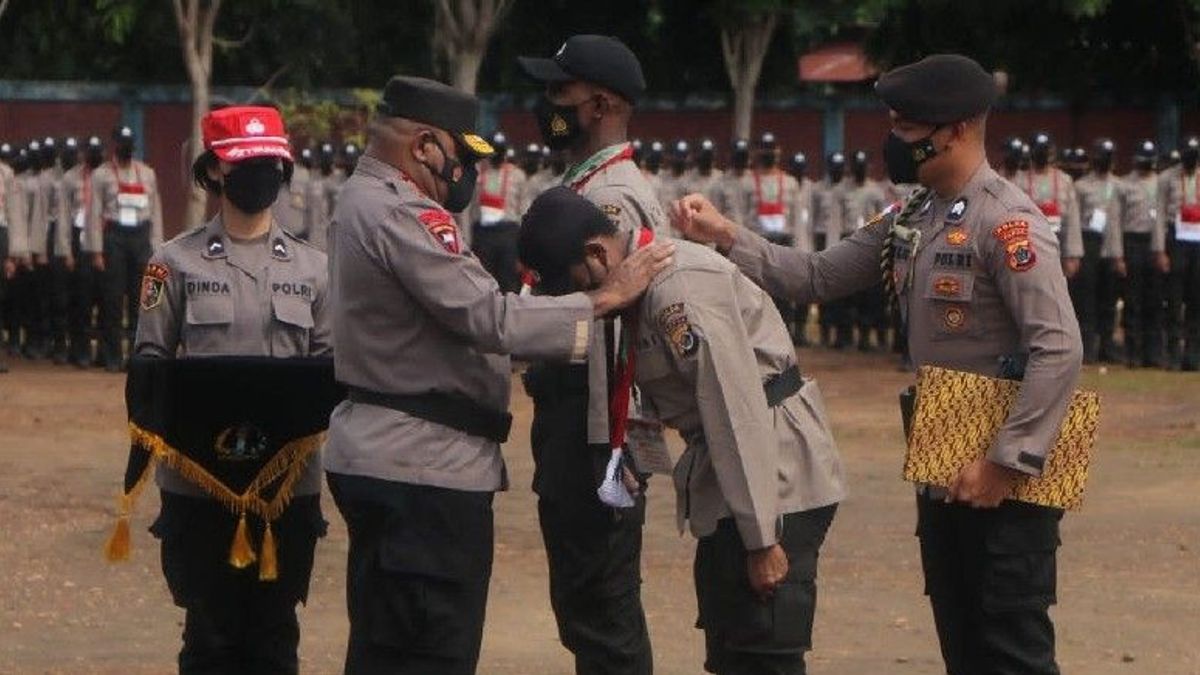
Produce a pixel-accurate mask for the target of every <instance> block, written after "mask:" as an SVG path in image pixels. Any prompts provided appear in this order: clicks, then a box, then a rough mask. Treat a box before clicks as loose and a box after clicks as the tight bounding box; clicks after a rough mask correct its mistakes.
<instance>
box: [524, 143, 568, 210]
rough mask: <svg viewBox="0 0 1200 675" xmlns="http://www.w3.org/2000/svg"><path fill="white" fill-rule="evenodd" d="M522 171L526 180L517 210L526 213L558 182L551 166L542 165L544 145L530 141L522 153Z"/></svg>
mask: <svg viewBox="0 0 1200 675" xmlns="http://www.w3.org/2000/svg"><path fill="white" fill-rule="evenodd" d="M519 161H520V167H521V172H522V173H524V174H525V181H524V182H523V183H522V184H521V192H520V194H519V199H518V203H517V212H518V213H520V214H522V215H524V213H525V212H526V211H528V210H529V205H530V204H532V203H533V200H535V199H537V198H538V195H540V194H542V193H543V192H545V191H546V190H549V189H550V188H551V187H554V186H555V185H557V184H558V181H556V180H554V179H553V178H552V177H551V175H550V169H549V167H544V166H542V146H540V145H538V144H537V143H529V144H528V145H526V146H525V148H524V149H523V150H522V151H521V154H520V159H519Z"/></svg>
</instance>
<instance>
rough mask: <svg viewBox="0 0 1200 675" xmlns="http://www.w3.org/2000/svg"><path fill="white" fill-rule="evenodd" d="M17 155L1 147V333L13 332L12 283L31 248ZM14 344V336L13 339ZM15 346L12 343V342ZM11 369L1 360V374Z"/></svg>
mask: <svg viewBox="0 0 1200 675" xmlns="http://www.w3.org/2000/svg"><path fill="white" fill-rule="evenodd" d="M15 156H16V153H15V152H14V151H13V147H12V145H10V144H8V143H3V144H0V330H3V329H8V330H9V331H11V330H12V326H13V324H12V323H10V322H11V320H12V318H13V317H12V315H11V314H10V312H11V304H12V303H11V298H10V297H9V294H8V293H9V283H10V282H11V281H12V279H13V278H14V277H15V276H16V274H17V271H18V269H20V268H22V267H24V266H25V264H26V258H27V256H28V250H29V244H28V234H27V232H26V226H25V197H24V194H23V193H22V190H21V188H20V184H19V183H18V182H17V175H16V173H15V172H14V171H13V169H12V166H10V164H9V163H10V162H12V161H13V159H14V158H15ZM9 340H10V341H11V340H12V335H11V334H10V335H9ZM10 344H11V342H10ZM5 372H8V366H7V365H6V364H5V362H4V359H3V358H2V357H0V373H5Z"/></svg>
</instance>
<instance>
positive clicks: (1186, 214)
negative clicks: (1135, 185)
mask: <svg viewBox="0 0 1200 675" xmlns="http://www.w3.org/2000/svg"><path fill="white" fill-rule="evenodd" d="M1159 202H1160V203H1159V207H1158V216H1159V218H1162V219H1163V221H1164V223H1165V224H1166V231H1167V251H1168V254H1169V255H1170V258H1171V260H1170V262H1171V273H1170V275H1169V276H1168V278H1167V319H1166V321H1167V327H1166V333H1167V356H1168V359H1170V365H1171V366H1172V368H1176V369H1182V370H1185V371H1193V372H1194V371H1196V370H1200V137H1196V136H1189V137H1188V138H1187V140H1186V141H1184V143H1183V149H1182V151H1181V152H1180V163H1179V166H1176V167H1172V168H1171V169H1168V170H1167V171H1166V172H1164V173H1163V175H1162V189H1161V190H1160V192H1159Z"/></svg>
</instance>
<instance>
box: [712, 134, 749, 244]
mask: <svg viewBox="0 0 1200 675" xmlns="http://www.w3.org/2000/svg"><path fill="white" fill-rule="evenodd" d="M752 180H753V178H751V172H750V141H747V140H746V139H744V138H738V139H736V140H734V141H733V145H732V146H731V147H730V152H729V170H728V171H726V172H725V175H724V176H723V177H722V180H721V189H720V193H719V195H718V198H717V199H714V200H713V203H714V204H716V205H717V208H718V209H720V210H721V213H724V214H726V215H727V216H729V217H730V218H731V219H734V220H735V222H738V223H744V222H746V218H747V216H748V214H749V211H748V209H749V208H750V205H749V204H748V203H747V202H746V195H748V194H749V186H750V183H751V181H752Z"/></svg>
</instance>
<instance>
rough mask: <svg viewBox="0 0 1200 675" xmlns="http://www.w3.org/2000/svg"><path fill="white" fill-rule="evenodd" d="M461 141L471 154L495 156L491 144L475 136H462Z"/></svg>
mask: <svg viewBox="0 0 1200 675" xmlns="http://www.w3.org/2000/svg"><path fill="white" fill-rule="evenodd" d="M462 140H463V143H466V144H467V147H468V148H470V149H471V152H473V153H475V154H477V155H482V156H487V155H492V154H495V152H496V149H495V148H493V147H492V144H491V143H488V142H487V141H485V140H483V139H482V138H480V137H479V136H477V135H475V134H463V135H462Z"/></svg>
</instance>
